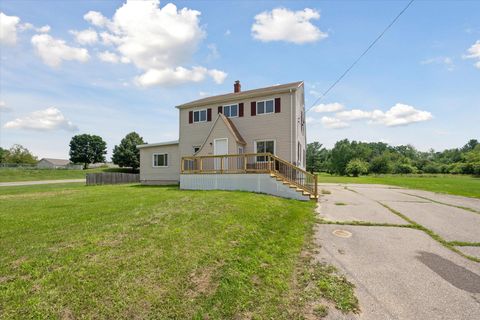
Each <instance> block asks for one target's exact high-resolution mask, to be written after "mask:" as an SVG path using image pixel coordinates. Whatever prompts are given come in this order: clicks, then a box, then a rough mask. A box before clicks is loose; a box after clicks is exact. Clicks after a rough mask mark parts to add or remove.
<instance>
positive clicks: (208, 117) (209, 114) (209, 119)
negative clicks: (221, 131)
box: [207, 108, 212, 121]
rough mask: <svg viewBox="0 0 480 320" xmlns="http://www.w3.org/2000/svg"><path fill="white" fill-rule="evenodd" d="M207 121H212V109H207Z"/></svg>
mask: <svg viewBox="0 0 480 320" xmlns="http://www.w3.org/2000/svg"><path fill="white" fill-rule="evenodd" d="M207 121H212V108H208V109H207Z"/></svg>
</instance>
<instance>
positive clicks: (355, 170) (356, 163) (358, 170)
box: [345, 159, 368, 177]
mask: <svg viewBox="0 0 480 320" xmlns="http://www.w3.org/2000/svg"><path fill="white" fill-rule="evenodd" d="M345 172H346V173H347V174H348V175H351V176H354V177H358V176H359V175H362V174H367V173H368V163H367V162H365V161H363V160H360V159H352V160H350V161H349V162H348V163H347V167H346V169H345Z"/></svg>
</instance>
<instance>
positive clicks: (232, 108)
mask: <svg viewBox="0 0 480 320" xmlns="http://www.w3.org/2000/svg"><path fill="white" fill-rule="evenodd" d="M223 114H224V115H225V117H228V118H235V117H238V104H231V105H228V106H223Z"/></svg>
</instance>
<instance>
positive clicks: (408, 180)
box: [318, 173, 480, 198]
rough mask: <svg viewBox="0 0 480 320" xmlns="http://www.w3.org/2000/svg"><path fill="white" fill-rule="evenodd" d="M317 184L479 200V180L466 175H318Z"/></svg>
mask: <svg viewBox="0 0 480 320" xmlns="http://www.w3.org/2000/svg"><path fill="white" fill-rule="evenodd" d="M318 182H319V183H368V184H386V185H392V186H399V187H404V188H410V189H419V190H427V191H433V192H439V193H447V194H453V195H459V196H465V197H473V198H480V178H478V177H477V178H476V177H472V176H466V175H427V174H424V175H372V176H360V177H342V176H334V175H329V174H324V173H322V174H319V176H318Z"/></svg>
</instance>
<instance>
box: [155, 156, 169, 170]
mask: <svg viewBox="0 0 480 320" xmlns="http://www.w3.org/2000/svg"><path fill="white" fill-rule="evenodd" d="M153 167H168V154H167V153H154V154H153Z"/></svg>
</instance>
